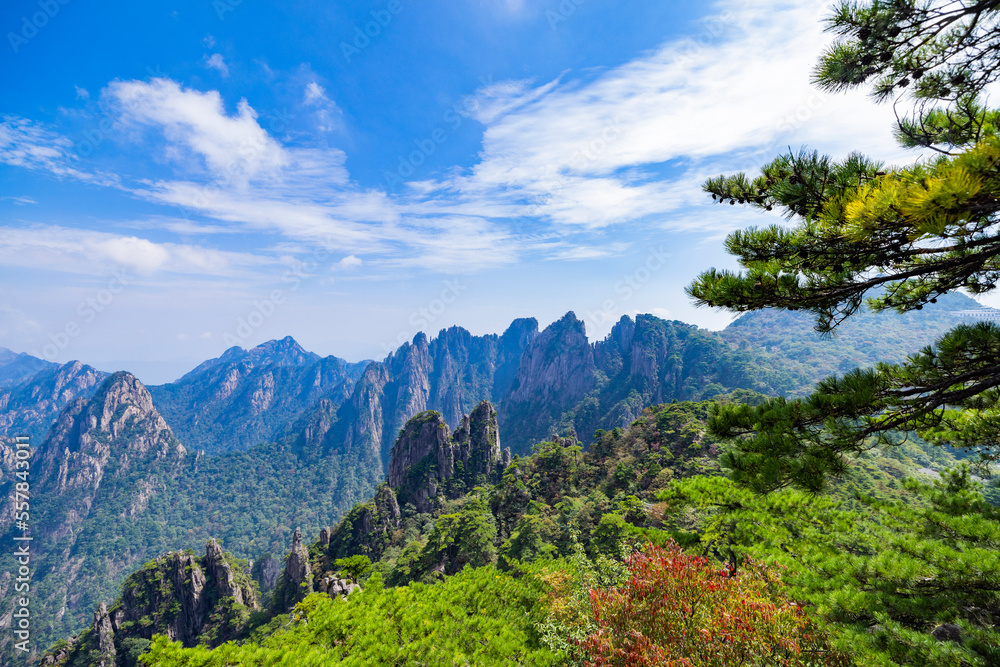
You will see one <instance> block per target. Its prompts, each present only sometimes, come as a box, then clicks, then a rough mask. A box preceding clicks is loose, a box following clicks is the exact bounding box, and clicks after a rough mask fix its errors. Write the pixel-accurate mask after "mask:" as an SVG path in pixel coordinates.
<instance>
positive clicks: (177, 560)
mask: <svg viewBox="0 0 1000 667" xmlns="http://www.w3.org/2000/svg"><path fill="white" fill-rule="evenodd" d="M259 608H260V603H259V602H258V600H257V593H256V589H255V588H254V586H253V582H252V581H251V579H250V577H249V576H248V575H247V573H246V572H244V571H243V569H242V567H240V565H239V564H238V563H237V562H236V561H235V560H234V559H232V557H230V556H229V555H228V554H225V553H223V551H222V547H221V546H220V545H219V543H218V542H216V541H215V540H210V541H209V542H208V545H207V546H206V550H205V556H204V558H197V557H195V555H194V554H193V553H192V552H190V551H187V552H176V551H175V552H171V553H168V554H165V555H163V556H161V557H159V558H157V559H156V560H154V561H150V562H149V563H147V564H146V565H145V566H144V567H143V568H142V569H141V570H139V571H138V572H135V573H133V574H132V575H131V576H129V578H128V579H126V580H125V583H124V584H123V585H122V595H121V597H119V598H118V600H117V602H115V604H114V605H113V606H112V607H111V608H110V609H109V608H108V606H107V605H106V604H105V603H104V602H102V603H101V604H100V606H99V607H98V608H97V610H96V611H95V613H94V621H93V623H92V624H91V626H90V629H89V630H88V631H86V632H84V633H83V634H81V635H80V636H79V638H77V639H76V641H75V642H71V644H70V646H69V647H68V649H67V648H63V649H61V650H60V651H59V652H58V653H56V654H52V655H49V656H46V657H45V658H43V660H42V664H46V665H73V664H78V661H79V664H91V665H105V666H107V667H114V666H115V665H116V664H118V662H116V656H118V655H121V654H122V653H123V647H124V646H127V645H126V644H125V643H124V642H125V641H126V640H128V639H145V640H150V639H152V637H153V635H154V634H165V635H166V636H167V637H169V638H170V639H171V640H173V641H179V642H181V643H182V644H184V645H185V646H194V645H195V644H196V643H198V642H199V641H201V640H203V639H204V637H205V636H207V635H208V634H211V636H213V637H214V640H213V641H214V644H221V643H222V642H224V641H226V640H228V639H230V638H232V637H233V636H234V635H235V634H237V632H238V631H239V630H240V629H241V627H242V624H243V623H245V621H246V618H245V613H246V611H248V610H254V609H259ZM96 656H100V657H96ZM84 661H86V662H84Z"/></svg>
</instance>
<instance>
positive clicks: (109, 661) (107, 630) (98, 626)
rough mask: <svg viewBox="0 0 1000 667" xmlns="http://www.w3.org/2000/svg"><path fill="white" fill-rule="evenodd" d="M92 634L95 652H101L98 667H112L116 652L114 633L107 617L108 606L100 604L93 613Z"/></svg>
mask: <svg viewBox="0 0 1000 667" xmlns="http://www.w3.org/2000/svg"><path fill="white" fill-rule="evenodd" d="M93 633H94V635H95V640H96V643H97V650H99V651H100V652H101V660H100V662H99V663H97V664H98V667H114V665H115V657H116V655H117V651H116V650H115V631H114V628H112V626H111V618H110V617H109V616H108V606H107V605H106V604H104V603H103V602H102V603H101V606H100V607H98V609H97V611H96V612H94V625H93Z"/></svg>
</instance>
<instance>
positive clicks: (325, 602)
mask: <svg viewBox="0 0 1000 667" xmlns="http://www.w3.org/2000/svg"><path fill="white" fill-rule="evenodd" d="M375 576H377V575H375ZM375 576H373V579H374V578H375ZM545 590H546V588H545V585H544V583H543V582H542V581H541V580H540V579H538V578H537V577H533V576H522V577H520V578H518V579H515V578H513V577H511V576H509V575H506V574H503V573H501V572H498V571H497V570H496V569H495V568H493V567H482V568H475V569H473V568H467V569H465V570H463V571H461V572H460V573H458V574H456V575H455V576H452V577H448V578H447V579H445V580H444V581H442V582H440V583H437V584H434V585H430V586H428V585H423V584H410V585H409V586H403V587H399V588H383V587H381V586H371V585H369V586H368V587H367V588H366V589H365V590H364V591H362V592H360V593H356V594H352V595H351V596H350V598H348V599H347V600H333V599H331V598H330V597H329V596H326V595H312V596H310V597H309V598H307V599H306V600H305V601H303V602H302V603H301V604H300V605H299V606H298V607H297V608H296V610H295V613H294V615H293V620H292V622H291V624H290V625H288V626H287V627H284V628H281V629H280V630H278V631H277V632H275V633H274V634H272V635H271V636H269V637H267V638H266V639H262V640H260V641H259V642H256V641H255V642H250V643H246V644H242V645H236V644H225V645H223V646H221V647H219V648H217V649H215V650H213V651H208V650H207V649H204V648H201V647H196V648H192V649H185V648H183V647H182V646H180V645H179V644H176V643H173V644H172V643H170V642H169V641H168V640H167V639H166V638H165V637H163V636H162V635H160V636H157V637H156V638H155V639H154V641H153V645H152V651H151V652H150V653H149V654H148V655H147V656H146V657H144V658H143V660H144V664H147V665H156V666H158V667H161V666H162V667H174V666H180V665H189V666H195V665H197V666H199V667H212V666H218V667H222V666H224V665H233V664H239V665H246V666H248V667H249V666H251V665H261V666H264V665H267V666H271V665H288V666H289V667H292V666H294V667H309V666H316V667H326V666H327V665H356V666H358V667H369V666H372V667H375V666H378V665H400V664H425V665H508V664H521V665H538V666H541V665H556V664H560V656H559V655H558V654H556V653H554V652H553V651H551V650H549V649H548V648H546V647H544V646H542V645H541V644H540V642H539V638H538V635H537V632H536V631H535V629H534V625H535V623H537V622H539V621H540V620H541V618H542V617H543V615H544V611H545V608H544V600H545Z"/></svg>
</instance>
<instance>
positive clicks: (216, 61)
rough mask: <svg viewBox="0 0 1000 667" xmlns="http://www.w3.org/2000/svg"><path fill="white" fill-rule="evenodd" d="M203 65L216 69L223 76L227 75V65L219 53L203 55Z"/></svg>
mask: <svg viewBox="0 0 1000 667" xmlns="http://www.w3.org/2000/svg"><path fill="white" fill-rule="evenodd" d="M205 67H209V68H211V69H214V70H218V72H219V73H220V74H222V76H224V77H226V76H229V66H228V65H226V61H225V59H224V58H223V57H222V54H221V53H213V54H212V55H211V56H205Z"/></svg>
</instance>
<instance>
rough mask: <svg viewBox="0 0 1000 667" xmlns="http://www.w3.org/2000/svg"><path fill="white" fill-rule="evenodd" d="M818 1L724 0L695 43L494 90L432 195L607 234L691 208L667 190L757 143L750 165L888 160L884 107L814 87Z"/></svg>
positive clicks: (824, 38) (890, 147)
mask: <svg viewBox="0 0 1000 667" xmlns="http://www.w3.org/2000/svg"><path fill="white" fill-rule="evenodd" d="M822 7H823V3H821V2H813V1H807V0H801V1H798V2H792V1H786V2H779V3H774V2H723V3H719V5H718V14H717V15H715V16H713V17H710V18H709V19H708V21H707V22H706V25H707V26H711V29H708V28H706V32H705V34H704V35H702V36H701V38H699V39H697V40H692V39H688V40H682V41H676V42H670V43H667V44H664V45H663V46H662V47H661V48H660V49H658V50H656V51H655V52H653V53H650V54H648V55H646V56H643V57H640V58H637V59H635V60H633V61H631V62H629V63H626V64H625V65H622V66H620V67H617V68H614V69H610V70H608V71H607V72H605V73H603V74H602V75H600V76H598V77H596V78H595V79H594V80H592V81H579V80H576V81H574V80H567V81H565V82H560V83H558V85H556V84H554V83H549V84H546V85H544V86H541V87H537V88H527V87H526V86H525V82H523V81H512V82H507V83H506V84H504V83H501V84H493V85H492V86H491V88H492V89H494V90H499V91H504V94H501V95H498V96H496V100H495V102H494V103H492V104H482V105H481V108H480V110H479V111H478V112H477V113H476V114H475V117H476V118H477V119H479V120H481V122H484V123H485V124H486V125H487V129H486V131H485V134H484V137H483V151H482V153H481V156H480V157H481V159H480V161H479V163H478V164H476V165H475V166H474V167H473V168H472V169H471V171H470V173H468V174H465V175H463V176H460V177H457V178H451V179H449V180H446V181H443V182H441V183H440V184H439V185H440V190H439V192H449V193H453V196H454V194H455V193H457V194H459V195H460V196H464V197H465V198H466V199H468V200H486V201H489V202H490V203H491V204H492V205H494V206H495V205H496V204H497V203H499V202H505V203H508V204H510V203H519V204H521V205H522V207H523V208H522V209H521V210H522V211H524V212H526V213H528V214H529V215H532V216H536V217H539V218H542V219H545V220H548V221H551V222H553V223H556V224H564V225H575V226H584V227H603V226H607V225H614V224H620V223H623V222H629V221H635V220H638V219H641V218H644V217H647V216H661V217H662V216H665V215H669V214H672V213H673V212H674V211H675V210H676V209H677V208H679V205H680V204H682V203H687V202H679V201H678V199H677V195H678V194H679V193H678V192H677V189H676V188H675V187H674V183H676V182H677V181H678V180H680V181H687V182H689V181H690V180H691V179H690V178H688V177H687V174H686V173H684V172H687V171H699V170H702V169H704V167H705V164H706V163H707V162H713V161H717V160H718V159H719V158H720V157H723V156H728V157H729V158H730V160H729V163H728V164H729V165H730V166H729V168H730V169H731V168H732V167H733V166H746V167H753V166H756V165H755V164H749V165H740V164H739V163H740V162H742V161H743V160H742V159H737V160H733V159H732V158H733V157H734V156H736V155H738V154H740V153H753V152H754V149H762V150H761V151H760V153H759V154H758V157H761V158H763V157H764V156H767V157H770V156H773V155H774V154H775V153H777V152H779V151H781V150H783V149H784V148H785V147H786V146H787V145H789V144H792V145H799V144H802V143H809V144H811V145H813V146H814V147H816V148H818V149H820V150H824V151H830V152H834V153H837V152H841V153H844V152H847V151H848V150H854V149H857V148H859V147H861V148H865V149H867V150H870V151H872V152H873V153H876V154H879V153H883V154H884V153H885V152H890V153H897V154H898V150H897V149H896V147H895V145H894V144H893V142H892V138H891V132H890V128H891V122H892V114H891V110H889V109H880V110H879V109H875V108H873V107H872V105H871V103H870V101H869V100H868V99H867V98H865V97H864V96H863V95H861V94H852V95H837V96H828V95H823V94H821V93H819V92H818V91H816V90H815V89H813V88H812V87H811V86H810V83H809V76H810V70H811V67H812V66H813V64H814V63H815V62H816V58H817V56H818V54H819V53H820V51H821V49H822V48H823V46H824V45H825V44H826V43H828V42H829V36H828V35H825V34H824V33H823V32H822V26H821V24H820V22H819V21H818V20H817V17H818V16H820V15H821V13H822ZM490 93H491V91H485V92H484V91H480V93H479V94H477V96H476V97H477V99H478V98H482V99H486V100H489V99H491V94H490ZM677 161H681V162H682V163H683V164H681V165H680V166H681V167H682V172H681V173H680V175H678V174H677V173H676V169H675V170H674V171H673V173H671V174H670V175H667V176H666V177H665V176H664V173H663V168H664V167H665V166H668V165H669V164H670V163H672V162H677ZM734 162H736V163H737V164H735V165H734V164H733V163H734ZM699 182H700V181H699ZM422 187H424V188H425V189H426V184H422ZM693 193H697V188H695V189H694V190H688V192H687V194H688V195H690V194H693Z"/></svg>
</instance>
